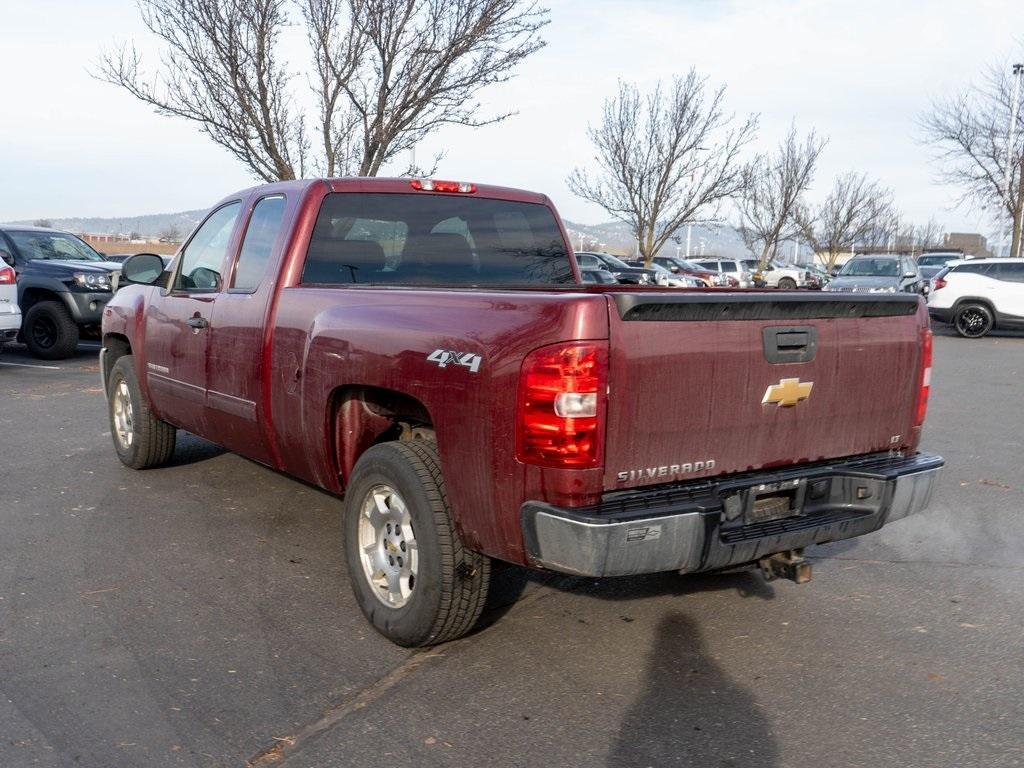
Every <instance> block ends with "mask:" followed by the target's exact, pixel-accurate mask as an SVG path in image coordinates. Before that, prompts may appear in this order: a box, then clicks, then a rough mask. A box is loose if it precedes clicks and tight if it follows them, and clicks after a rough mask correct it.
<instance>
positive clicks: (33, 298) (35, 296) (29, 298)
mask: <svg viewBox="0 0 1024 768" xmlns="http://www.w3.org/2000/svg"><path fill="white" fill-rule="evenodd" d="M40 301H59V302H60V303H61V304H63V303H64V301H63V299H61V297H60V296H59V295H58V294H57V292H56V291H51V290H50V289H49V288H26V289H25V291H24V293H22V295H21V298H19V299H18V304H19V305H20V306H21V311H22V313H25V312H28V310H29V308H30V307H31V306H32V305H33V304H38V303H39V302H40Z"/></svg>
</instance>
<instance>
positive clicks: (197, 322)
mask: <svg viewBox="0 0 1024 768" xmlns="http://www.w3.org/2000/svg"><path fill="white" fill-rule="evenodd" d="M209 325H210V321H209V320H207V319H206V318H205V317H200V316H199V315H196V316H195V317H190V318H189V319H188V327H189V328H195V329H196V330H197V331H198V330H200V329H202V328H207V327H209Z"/></svg>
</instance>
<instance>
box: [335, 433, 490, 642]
mask: <svg viewBox="0 0 1024 768" xmlns="http://www.w3.org/2000/svg"><path fill="white" fill-rule="evenodd" d="M344 537H345V538H344V547H345V557H346V561H347V564H348V573H349V578H350V579H351V581H352V590H353V592H354V594H355V598H356V602H358V603H359V607H360V609H361V610H362V612H363V614H364V615H365V616H366V618H367V619H368V620H369V621H370V623H371V624H372V625H373V627H374V628H375V629H376V630H377V631H378V632H380V633H381V634H382V635H384V636H385V637H387V638H388V639H389V640H391V641H392V642H394V643H397V644H398V645H403V646H407V647H415V646H425V645H435V644H437V643H443V642H446V641H448V640H454V639H456V638H458V637H461V636H462V635H464V634H466V633H467V632H468V631H469V630H470V629H472V628H473V626H474V625H475V624H476V623H477V620H478V619H479V618H480V614H481V612H482V611H483V608H484V603H485V602H486V599H487V591H488V587H489V585H490V576H491V561H490V558H488V557H486V556H484V555H481V554H479V553H477V552H473V551H471V550H468V549H466V548H465V547H463V546H462V543H461V542H460V541H459V538H458V534H457V533H456V532H455V529H454V527H453V526H452V521H451V516H450V512H449V508H448V496H447V493H446V491H445V484H444V477H443V475H442V474H441V465H440V462H439V461H438V457H437V448H436V446H435V444H434V443H433V442H432V441H428V440H415V441H410V442H390V443H382V444H380V445H375V446H373V447H372V448H370V449H369V450H368V451H366V453H364V454H363V455H362V456H361V457H360V459H359V461H358V462H357V463H356V466H355V468H354V469H353V471H352V477H351V480H350V482H349V484H348V487H347V489H346V490H345V509H344Z"/></svg>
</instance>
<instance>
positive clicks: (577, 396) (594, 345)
mask: <svg viewBox="0 0 1024 768" xmlns="http://www.w3.org/2000/svg"><path fill="white" fill-rule="evenodd" d="M607 388H608V345H607V343H606V342H592V341H588V342H574V343H571V344H557V345H554V346H550V347H543V348H541V349H538V350H535V351H533V352H531V353H530V354H529V355H527V356H526V360H524V361H523V368H522V372H521V373H520V377H519V412H518V423H519V429H518V435H517V440H516V455H517V457H518V458H519V460H520V461H522V462H525V463H527V464H540V465H541V466H545V467H562V468H568V469H583V468H587V467H598V466H601V463H602V461H603V460H604V420H605V409H606V407H607V404H606V400H607Z"/></svg>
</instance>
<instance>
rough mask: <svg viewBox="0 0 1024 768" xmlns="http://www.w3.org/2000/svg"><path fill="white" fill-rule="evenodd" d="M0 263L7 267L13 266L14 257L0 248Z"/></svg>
mask: <svg viewBox="0 0 1024 768" xmlns="http://www.w3.org/2000/svg"><path fill="white" fill-rule="evenodd" d="M0 261H2V262H4V263H6V264H7V266H9V267H13V266H14V257H13V256H11V254H10V251H7V250H4V249H3V248H0Z"/></svg>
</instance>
